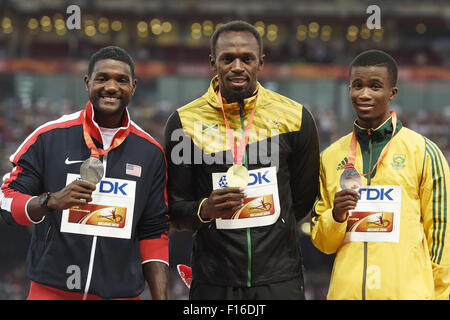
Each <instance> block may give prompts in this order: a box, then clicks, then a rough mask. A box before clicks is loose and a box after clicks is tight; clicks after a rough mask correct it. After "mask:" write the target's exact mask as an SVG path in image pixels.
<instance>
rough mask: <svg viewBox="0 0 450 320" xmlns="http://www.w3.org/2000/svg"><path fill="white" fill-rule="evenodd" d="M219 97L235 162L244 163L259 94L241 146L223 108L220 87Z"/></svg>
mask: <svg viewBox="0 0 450 320" xmlns="http://www.w3.org/2000/svg"><path fill="white" fill-rule="evenodd" d="M217 98H218V100H219V104H220V108H221V109H222V114H223V119H224V121H225V127H226V131H227V140H228V144H229V145H230V148H231V153H232V155H233V162H234V163H235V164H242V159H243V157H244V153H245V147H246V146H247V143H248V138H249V134H250V133H249V131H250V128H251V126H252V122H253V116H254V115H255V110H256V100H257V98H258V95H257V96H256V97H255V102H254V106H253V109H252V113H251V114H250V117H249V118H248V121H247V126H246V127H245V129H244V133H243V137H242V139H241V142H240V143H239V146H237V145H236V141H235V139H234V135H233V131H232V130H231V128H230V124H229V123H228V120H227V116H226V114H225V109H224V108H223V101H222V95H221V93H220V89H219V90H218V92H217Z"/></svg>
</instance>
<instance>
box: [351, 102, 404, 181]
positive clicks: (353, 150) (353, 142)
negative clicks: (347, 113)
mask: <svg viewBox="0 0 450 320" xmlns="http://www.w3.org/2000/svg"><path fill="white" fill-rule="evenodd" d="M389 113H390V114H391V117H392V136H391V138H390V139H389V142H388V144H387V145H386V148H384V150H383V152H382V153H381V154H380V156H379V157H378V160H377V162H376V163H375V164H374V165H373V167H372V169H371V170H370V172H368V173H366V174H364V173H362V175H363V176H366V175H367V176H369V177H370V176H371V175H372V173H373V171H374V170H375V168H376V167H377V165H378V164H379V163H380V162H381V160H383V158H384V156H385V155H386V153H387V152H388V150H389V147H390V144H391V141H392V138H393V137H394V134H395V129H396V128H397V114H396V113H395V112H394V111H389ZM356 145H357V140H356V132H355V129H354V128H353V133H352V140H351V141H350V149H349V151H348V162H347V164H346V165H345V168H355V160H356ZM369 169H370V168H369Z"/></svg>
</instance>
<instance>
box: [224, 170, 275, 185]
mask: <svg viewBox="0 0 450 320" xmlns="http://www.w3.org/2000/svg"><path fill="white" fill-rule="evenodd" d="M268 174H269V170H266V171H264V172H261V171H258V172H254V173H253V172H250V173H249V176H250V179H249V181H248V185H247V186H253V185H257V184H268V183H270V180H269V177H268ZM219 186H220V187H221V188H227V187H228V183H227V178H226V175H225V174H224V175H223V176H222V177H220V180H219Z"/></svg>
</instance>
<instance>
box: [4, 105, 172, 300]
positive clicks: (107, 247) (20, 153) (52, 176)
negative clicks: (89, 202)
mask: <svg viewBox="0 0 450 320" xmlns="http://www.w3.org/2000/svg"><path fill="white" fill-rule="evenodd" d="M93 112H94V111H93V108H92V106H91V104H90V103H88V104H87V107H86V109H85V110H82V111H79V112H76V113H73V114H70V115H65V116H63V117H61V118H60V119H58V120H56V121H51V122H48V123H46V124H44V125H42V126H40V127H39V128H37V129H36V130H35V131H34V132H33V133H32V134H31V135H30V136H29V137H28V138H27V139H26V140H25V141H24V142H23V143H22V144H21V145H20V146H19V148H18V149H17V151H16V152H15V153H14V154H13V155H12V156H11V157H10V160H11V162H12V164H13V169H12V171H11V172H10V173H8V174H6V175H5V176H4V178H3V185H2V187H1V192H0V200H1V209H2V216H3V218H4V219H5V220H6V221H7V222H8V223H10V224H19V225H32V224H33V221H32V220H30V218H29V217H28V214H27V212H26V205H27V202H28V201H29V200H30V199H31V198H32V197H33V196H38V195H40V194H42V193H43V192H48V191H49V192H56V191H59V190H61V189H62V188H64V187H65V186H66V179H67V175H68V174H70V173H71V174H75V175H79V174H80V166H81V163H82V162H83V161H84V160H86V159H87V158H89V157H90V154H91V152H90V150H89V149H88V147H87V146H86V143H85V141H84V138H83V125H82V119H83V115H84V113H86V118H87V127H88V130H89V132H90V134H91V136H92V137H93V140H94V143H95V144H96V145H97V147H99V148H101V147H102V138H101V134H100V131H99V128H98V125H97V124H96V122H95V121H94V116H93ZM116 135H126V138H125V140H124V142H123V143H122V144H120V145H119V146H118V147H117V148H115V149H112V150H111V151H109V152H108V153H107V156H106V157H105V156H101V157H100V160H102V161H103V165H104V166H105V174H104V178H115V179H122V180H121V181H125V182H123V183H121V184H120V185H117V188H116V187H114V188H113V187H110V185H107V184H105V185H103V186H102V182H100V183H99V184H97V190H100V191H102V192H103V191H104V192H109V194H110V195H111V196H114V193H115V192H117V193H127V192H128V191H127V190H128V189H127V185H129V184H127V181H135V183H136V190H135V196H134V197H135V202H134V210H133V211H134V212H133V217H132V226H131V238H130V239H126V238H114V237H106V236H92V235H86V234H76V233H67V232H61V231H60V229H61V217H62V212H61V211H60V210H53V211H51V212H50V213H49V214H47V215H46V216H45V217H44V219H43V220H41V221H40V222H38V223H36V224H35V225H34V229H33V235H32V239H31V244H30V247H29V251H28V256H27V274H28V277H29V278H30V279H31V280H32V281H33V282H35V283H37V284H40V285H44V286H49V287H52V288H56V289H59V290H64V291H70V292H80V293H86V294H90V295H95V296H99V297H101V298H106V299H107V298H131V297H136V296H138V295H139V294H140V293H141V292H142V291H143V290H144V276H143V271H142V263H144V262H148V261H153V260H159V261H164V262H166V263H168V237H167V235H168V228H169V224H168V216H167V199H166V179H167V176H166V162H165V155H164V151H163V149H162V148H161V146H160V145H159V144H158V143H157V142H156V141H155V140H153V139H152V137H151V136H150V135H148V134H147V133H145V132H144V131H143V130H142V129H140V128H139V127H138V126H137V125H136V124H135V123H134V122H133V121H131V120H130V118H129V115H128V111H127V112H126V116H125V117H124V120H123V123H122V127H121V128H120V130H119V131H118V132H117V133H116ZM113 185H114V184H113ZM128 221H130V220H128ZM105 228H107V227H105ZM10 245H14V244H10ZM74 270H79V272H80V279H78V280H79V281H76V280H74V278H73V276H74V274H75V273H74ZM69 277H70V279H69Z"/></svg>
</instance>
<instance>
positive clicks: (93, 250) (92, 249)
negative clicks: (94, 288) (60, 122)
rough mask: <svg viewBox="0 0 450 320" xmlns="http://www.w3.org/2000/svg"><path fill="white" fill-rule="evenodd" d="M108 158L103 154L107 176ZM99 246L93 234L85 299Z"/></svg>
mask: <svg viewBox="0 0 450 320" xmlns="http://www.w3.org/2000/svg"><path fill="white" fill-rule="evenodd" d="M107 158H108V154H107V153H106V154H104V155H103V161H102V162H103V168H105V169H104V170H105V171H104V174H103V177H106V165H107ZM96 248H97V236H93V238H92V246H91V254H90V256H89V265H88V274H87V278H86V285H85V287H84V294H83V300H86V299H87V295H88V293H89V287H90V286H91V280H92V269H93V268H94V259H95V251H96Z"/></svg>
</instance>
